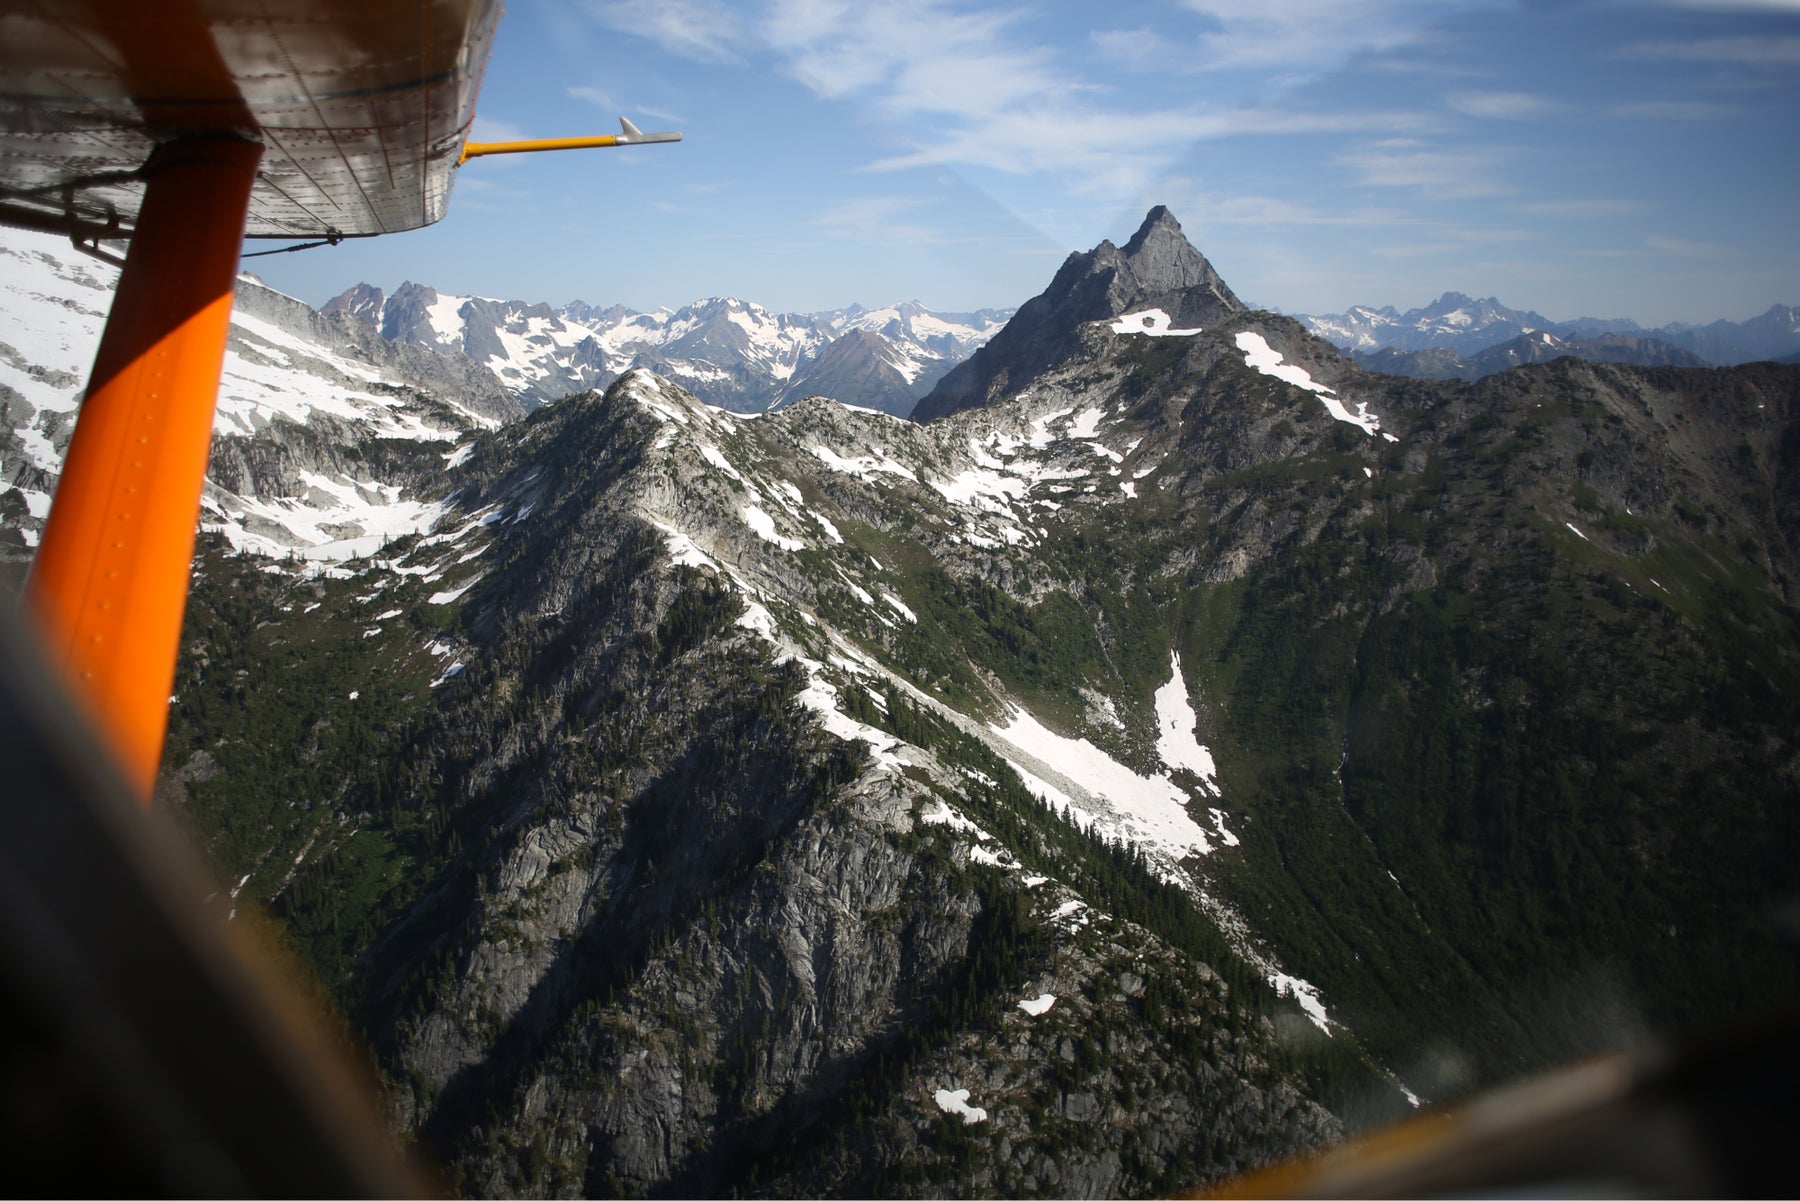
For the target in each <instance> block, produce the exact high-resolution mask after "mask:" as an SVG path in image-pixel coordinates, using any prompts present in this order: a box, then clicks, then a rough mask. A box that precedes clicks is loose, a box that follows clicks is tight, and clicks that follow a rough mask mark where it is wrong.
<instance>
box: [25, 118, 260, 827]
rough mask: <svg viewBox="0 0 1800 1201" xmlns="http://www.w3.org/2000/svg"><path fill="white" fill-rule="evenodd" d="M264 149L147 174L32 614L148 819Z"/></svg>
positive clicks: (34, 574)
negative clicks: (241, 253)
mask: <svg viewBox="0 0 1800 1201" xmlns="http://www.w3.org/2000/svg"><path fill="white" fill-rule="evenodd" d="M261 159H262V146H261V145H260V144H258V143H256V142H250V141H242V140H238V139H234V138H216V137H213V138H194V139H190V140H186V141H180V142H171V143H167V144H165V145H163V146H162V147H160V148H158V150H157V151H156V153H155V154H153V155H152V156H151V158H150V162H149V164H148V166H147V175H148V178H147V181H146V184H145V192H144V202H143V207H142V208H141V209H140V210H139V214H138V220H137V226H136V231H135V233H134V234H133V236H132V241H131V249H130V251H129V252H128V253H127V255H126V259H125V268H124V273H123V274H122V275H121V276H120V279H119V286H118V290H117V292H116V293H115V294H114V297H113V306H112V312H111V314H110V315H109V317H108V318H107V322H106V331H105V333H104V334H103V335H102V336H101V339H100V349H99V352H98V353H97V354H96V355H95V358H94V371H93V375H92V377H91V379H90V381H89V384H88V393H87V399H86V400H85V401H84V402H83V403H82V406H81V413H80V417H79V419H78V421H77V423H76V426H75V433H74V436H73V438H72V439H71V441H70V443H69V453H68V455H67V457H66V459H65V461H64V463H63V472H62V478H61V479H60V480H59V481H58V483H57V487H56V499H55V502H54V503H53V504H52V506H51V509H50V515H49V518H48V520H47V521H46V523H45V526H44V534H43V539H42V541H41V544H40V545H39V547H38V552H37V558H36V561H35V562H34V563H33V565H32V569H31V577H30V579H29V580H28V581H27V584H26V593H25V595H26V604H27V606H28V608H29V611H30V612H31V613H32V614H33V615H34V617H35V619H36V621H37V623H38V626H39V628H40V630H41V632H42V635H43V646H44V650H45V653H46V655H47V657H49V658H50V659H51V660H52V661H53V662H54V663H56V664H57V666H59V667H60V668H62V670H63V673H64V677H65V679H66V680H67V681H68V684H69V687H70V690H71V691H72V692H73V693H74V694H75V695H76V696H77V697H79V698H80V699H81V700H82V701H83V702H84V703H85V704H86V706H87V708H88V710H89V711H90V712H91V713H92V715H93V716H94V718H95V720H96V723H97V724H98V726H99V728H100V730H101V731H102V732H103V733H104V734H105V736H106V738H107V740H108V741H109V742H110V743H111V745H112V747H113V750H114V752H115V753H116V755H117V757H118V761H119V766H120V768H121V769H122V770H123V771H124V774H125V777H126V779H127V780H128V781H129V782H130V783H131V785H132V787H133V788H134V789H135V790H136V792H137V795H138V797H139V799H140V800H141V801H142V802H143V803H144V804H146V805H148V804H149V802H150V793H151V788H152V786H153V785H154V783H155V780H156V768H157V763H158V761H159V759H160V758H161V755H162V740H163V732H164V729H165V728H166V726H167V725H168V720H169V689H170V687H171V686H172V685H173V683H174V679H175V657H176V653H177V650H178V649H179V643H180V639H181V618H182V612H183V609H184V608H185V606H186V603H187V588H188V569H189V563H190V561H191V560H192V558H193V554H194V529H195V525H196V523H197V521H198V519H199V515H200V494H201V488H202V485H203V484H204V482H205V478H206V460H207V453H208V451H209V450H210V448H211V445H212V422H213V410H214V408H215V406H216V404H217V402H218V391H219V373H220V370H221V369H222V367H223V365H224V358H225V336H226V332H227V330H228V328H229V326H230V322H231V301H232V295H233V290H234V287H235V281H236V278H237V262H238V247H239V245H240V243H241V240H242V237H243V232H244V219H245V215H246V213H247V212H248V209H249V203H250V189H251V187H252V185H253V184H254V183H255V181H256V168H257V164H258V163H259V162H260V161H261Z"/></svg>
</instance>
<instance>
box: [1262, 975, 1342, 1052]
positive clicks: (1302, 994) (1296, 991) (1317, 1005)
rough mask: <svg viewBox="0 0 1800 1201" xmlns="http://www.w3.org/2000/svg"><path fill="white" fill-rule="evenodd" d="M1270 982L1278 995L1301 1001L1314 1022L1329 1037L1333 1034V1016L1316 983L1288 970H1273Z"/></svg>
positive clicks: (1303, 1008) (1301, 1004)
mask: <svg viewBox="0 0 1800 1201" xmlns="http://www.w3.org/2000/svg"><path fill="white" fill-rule="evenodd" d="M1269 983H1270V984H1272V985H1274V986H1275V995H1276V996H1278V997H1292V998H1294V1000H1295V1001H1297V1002H1299V1004H1300V1008H1301V1009H1302V1010H1304V1011H1305V1013H1306V1016H1307V1017H1309V1018H1311V1019H1312V1024H1313V1025H1315V1026H1317V1027H1318V1028H1319V1029H1321V1030H1323V1031H1324V1032H1325V1034H1326V1036H1327V1037H1330V1035H1331V1018H1330V1017H1329V1016H1328V1015H1327V1014H1326V1012H1325V1002H1324V1001H1322V1000H1320V999H1319V990H1318V987H1317V986H1316V985H1312V984H1309V983H1307V982H1306V981H1305V980H1302V979H1300V978H1299V977H1298V976H1290V975H1288V974H1287V973H1286V972H1271V973H1270V974H1269Z"/></svg>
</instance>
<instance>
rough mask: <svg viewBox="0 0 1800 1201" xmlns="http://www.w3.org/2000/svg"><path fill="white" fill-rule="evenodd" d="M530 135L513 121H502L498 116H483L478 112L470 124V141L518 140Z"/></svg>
mask: <svg viewBox="0 0 1800 1201" xmlns="http://www.w3.org/2000/svg"><path fill="white" fill-rule="evenodd" d="M529 136H530V135H529V134H527V133H526V132H525V131H524V130H523V129H521V128H520V127H519V126H517V125H514V124H513V123H512V122H511V121H502V120H499V119H498V118H496V117H483V116H480V115H479V114H478V115H477V116H476V118H475V120H474V121H473V122H472V123H470V125H469V141H471V142H518V141H522V140H524V139H525V138H527V137H529Z"/></svg>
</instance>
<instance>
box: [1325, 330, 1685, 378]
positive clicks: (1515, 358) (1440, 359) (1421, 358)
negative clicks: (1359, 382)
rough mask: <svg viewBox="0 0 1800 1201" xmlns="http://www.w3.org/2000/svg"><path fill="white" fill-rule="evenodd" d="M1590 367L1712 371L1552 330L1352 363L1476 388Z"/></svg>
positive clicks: (1647, 348)
mask: <svg viewBox="0 0 1800 1201" xmlns="http://www.w3.org/2000/svg"><path fill="white" fill-rule="evenodd" d="M1565 356H1567V357H1571V358H1577V359H1586V360H1587V361H1588V362H1590V363H1626V364H1629V365H1631V366H1634V367H1707V366H1710V365H1711V364H1709V363H1708V362H1707V361H1706V360H1705V359H1703V358H1701V357H1700V356H1699V355H1697V354H1694V353H1693V352H1692V351H1688V350H1683V349H1681V348H1680V347H1679V346H1671V345H1670V344H1669V343H1667V342H1664V341H1662V340H1661V339H1660V338H1638V337H1633V336H1632V335H1630V334H1601V335H1599V336H1598V337H1594V338H1559V337H1557V336H1556V335H1555V334H1553V333H1551V332H1550V331H1549V330H1539V331H1537V332H1535V333H1529V334H1520V335H1519V336H1518V337H1516V338H1514V339H1512V340H1511V341H1510V342H1502V343H1500V344H1499V345H1498V346H1490V347H1488V348H1487V349H1486V350H1483V351H1479V352H1477V353H1475V354H1472V355H1468V356H1466V357H1465V356H1464V355H1460V354H1458V353H1456V351H1454V350H1450V349H1448V348H1446V347H1442V346H1439V347H1433V348H1432V349H1430V350H1399V349H1396V348H1394V347H1387V348H1385V349H1382V350H1356V351H1352V352H1351V357H1352V358H1354V359H1355V360H1356V361H1357V362H1358V363H1361V364H1362V365H1363V366H1364V367H1367V368H1368V369H1369V370H1370V371H1380V372H1384V373H1386V374H1388V375H1411V376H1416V377H1418V378H1420V379H1461V380H1468V381H1470V382H1473V381H1475V380H1478V379H1485V378H1486V377H1487V376H1490V375H1494V374H1497V373H1498V372H1501V371H1507V370H1510V369H1511V368H1514V367H1517V366H1520V365H1521V364H1524V363H1548V362H1551V361H1552V360H1555V359H1560V358H1563V357H1565Z"/></svg>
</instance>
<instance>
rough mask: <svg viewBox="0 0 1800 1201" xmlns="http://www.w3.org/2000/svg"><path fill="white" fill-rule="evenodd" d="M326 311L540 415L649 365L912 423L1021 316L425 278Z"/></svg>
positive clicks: (700, 388) (703, 387)
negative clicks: (548, 406)
mask: <svg viewBox="0 0 1800 1201" xmlns="http://www.w3.org/2000/svg"><path fill="white" fill-rule="evenodd" d="M320 311H321V312H322V313H325V314H328V315H329V314H333V313H348V314H350V315H351V316H354V317H357V318H360V319H362V320H364V321H366V322H368V323H370V324H372V325H373V326H374V327H375V328H376V329H377V330H379V331H380V333H381V336H382V337H383V338H385V339H387V340H388V341H389V342H395V343H400V344H407V345H414V346H423V347H428V348H431V349H434V350H453V351H459V352H461V353H462V354H464V355H466V356H467V357H469V358H470V359H473V360H474V361H475V362H477V363H480V364H482V365H483V366H485V367H487V368H488V369H489V370H490V371H492V372H493V373H494V374H495V375H496V376H497V377H498V378H499V379H500V381H501V383H502V385H503V386H504V387H505V388H506V389H507V391H508V392H510V393H511V394H512V395H513V396H515V397H516V398H518V400H519V401H520V402H521V403H522V404H524V405H525V406H526V407H527V408H531V407H534V406H536V405H538V404H543V403H545V402H547V401H551V400H556V399H558V398H559V397H562V396H567V395H569V394H570V393H574V392H581V391H584V390H586V389H589V388H604V387H605V386H607V385H608V384H610V383H612V382H613V381H614V380H615V379H618V378H619V376H621V375H622V374H624V373H625V372H627V371H630V370H631V369H633V368H634V367H648V368H650V369H652V370H655V371H657V372H659V373H661V374H662V375H664V376H665V377H667V378H668V379H671V380H675V381H677V382H679V383H680V384H681V385H682V386H683V387H685V388H687V389H689V390H690V391H691V392H693V394H694V395H696V396H698V397H700V398H701V399H703V400H704V401H706V402H707V403H709V404H716V405H719V406H721V407H723V408H728V409H731V410H733V411H736V412H761V411H762V410H764V409H768V408H771V407H774V406H777V405H780V404H783V403H786V402H788V401H792V400H797V399H799V398H801V397H803V396H811V395H819V394H824V395H833V396H842V397H844V398H845V399H851V398H852V397H854V398H855V400H856V403H858V404H862V405H865V406H867V407H869V408H875V409H880V410H882V411H883V412H888V413H893V414H895V415H897V416H901V417H904V416H907V415H908V414H910V413H911V412H912V408H913V405H914V404H915V403H916V402H917V401H918V399H919V397H921V396H923V395H924V394H925V393H926V392H928V391H930V390H931V387H932V385H934V384H935V383H936V382H937V381H938V379H939V378H941V377H942V376H943V374H944V373H945V372H946V371H948V370H949V369H950V368H951V367H953V366H954V365H955V364H957V363H959V362H961V361H962V360H963V359H964V358H967V357H968V355H969V353H970V352H971V351H973V350H974V349H975V347H977V346H979V345H981V344H982V343H983V342H985V341H986V340H987V339H988V338H989V337H991V336H992V335H993V333H994V331H995V330H997V329H999V328H1000V327H1001V326H1002V325H1004V324H1005V322H1006V319H1007V317H1008V316H1010V311H1007V310H993V309H983V310H981V311H979V312H975V313H944V314H939V313H933V312H931V311H930V310H928V309H926V308H925V307H924V306H923V305H921V304H919V303H917V302H916V301H908V302H907V303H904V304H898V305H890V306H888V307H887V308H882V309H865V308H863V307H861V306H860V305H853V306H851V307H850V308H848V309H840V310H836V311H833V312H827V313H809V314H794V313H771V312H769V311H768V310H767V309H765V308H763V307H762V306H761V305H757V304H753V303H750V302H748V301H742V300H736V299H732V298H729V297H726V298H714V299H710V300H701V301H696V302H694V303H693V304H690V305H686V306H683V307H682V308H679V309H675V310H672V311H671V310H667V309H663V310H658V311H657V312H654V313H639V312H635V311H633V310H631V309H627V308H624V307H623V306H618V305H615V306H612V307H610V308H605V309H601V308H597V307H595V306H592V305H588V304H584V303H582V302H580V301H575V302H573V303H570V304H566V305H563V306H561V307H560V308H556V309H552V308H551V307H550V306H549V305H547V304H530V303H526V302H522V301H501V300H490V299H487V298H484V297H479V296H475V297H469V296H446V295H441V294H439V293H438V291H437V290H436V289H434V288H431V287H428V286H426V285H424V284H415V283H411V282H408V283H404V284H402V285H401V286H400V287H399V288H398V289H396V290H395V291H394V293H393V294H392V295H391V296H390V295H385V294H384V293H383V292H382V291H381V290H380V289H379V288H376V287H373V286H371V285H369V284H358V285H357V286H355V287H353V288H350V289H348V290H347V291H345V292H343V293H342V294H341V295H338V296H335V297H333V298H332V299H331V300H330V301H328V302H327V303H326V304H325V305H324V306H323V308H322V309H321V310H320Z"/></svg>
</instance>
